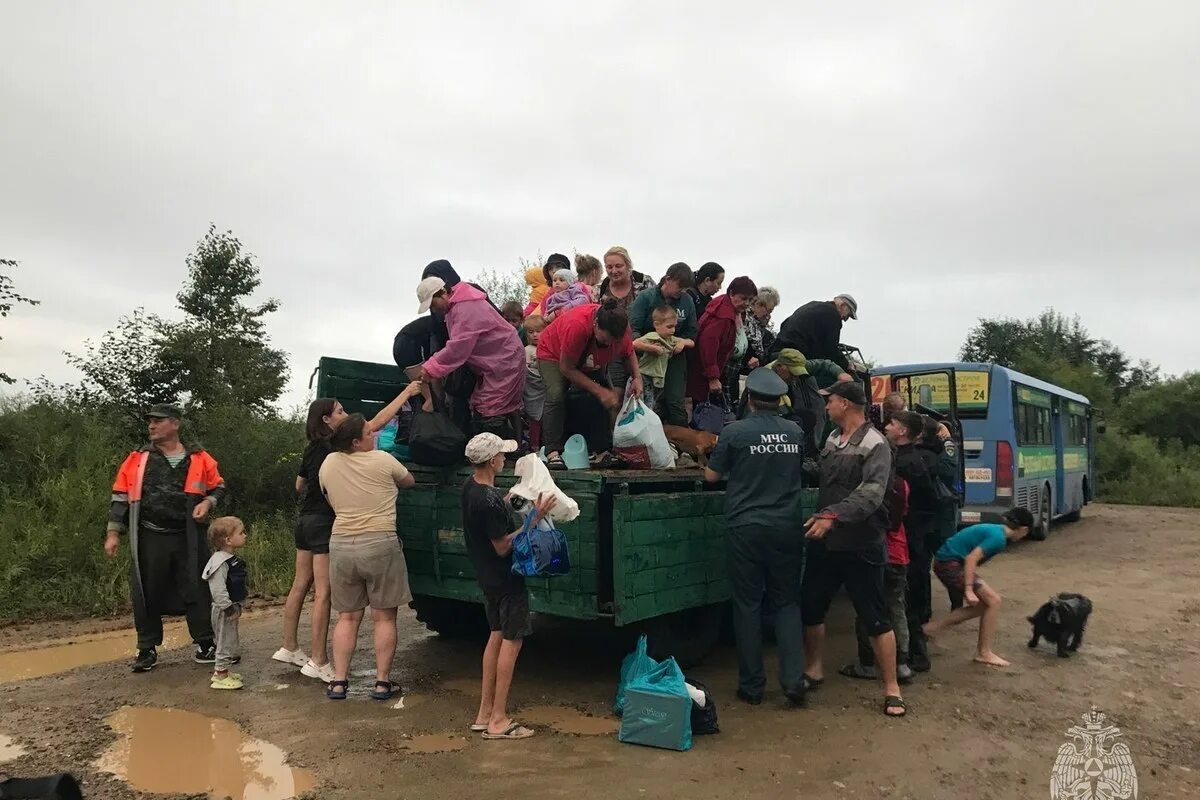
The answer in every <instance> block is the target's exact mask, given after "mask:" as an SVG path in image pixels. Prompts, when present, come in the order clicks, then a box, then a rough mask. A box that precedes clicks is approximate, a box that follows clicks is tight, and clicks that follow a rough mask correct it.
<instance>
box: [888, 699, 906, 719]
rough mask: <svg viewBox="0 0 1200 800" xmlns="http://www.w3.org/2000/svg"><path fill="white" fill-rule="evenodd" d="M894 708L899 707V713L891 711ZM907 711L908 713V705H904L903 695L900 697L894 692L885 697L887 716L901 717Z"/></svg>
mask: <svg viewBox="0 0 1200 800" xmlns="http://www.w3.org/2000/svg"><path fill="white" fill-rule="evenodd" d="M893 709H899V710H900V713H899V714H892V713H889V712H891V711H892V710H893ZM907 713H908V706H906V705H904V699H903V698H902V697H898V696H897V695H894V694H889V695H888V696H887V697H885V698H883V715H884V716H885V717H895V718H899V717H903V716H904V715H906V714H907Z"/></svg>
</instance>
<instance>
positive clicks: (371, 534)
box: [320, 414, 415, 700]
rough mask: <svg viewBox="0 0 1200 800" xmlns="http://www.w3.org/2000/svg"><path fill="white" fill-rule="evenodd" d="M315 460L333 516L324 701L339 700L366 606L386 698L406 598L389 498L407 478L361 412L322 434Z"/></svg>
mask: <svg viewBox="0 0 1200 800" xmlns="http://www.w3.org/2000/svg"><path fill="white" fill-rule="evenodd" d="M329 443H330V446H331V447H332V448H333V451H334V452H332V453H330V454H329V455H328V456H326V458H325V462H324V463H323V464H322V465H321V471H320V481H321V490H322V491H323V492H324V493H325V496H326V497H327V498H328V499H329V505H331V506H332V507H333V510H334V513H335V514H336V515H337V516H336V517H335V518H334V522H333V531H332V535H331V536H330V537H329V585H330V605H332V607H333V610H334V611H337V612H338V621H337V625H336V626H335V628H334V631H333V670H334V676H335V680H333V681H331V682H330V684H329V687H328V688H327V689H326V692H325V694H326V696H327V697H329V699H330V700H344V699H346V692H347V688H348V686H349V683H348V681H347V678H348V677H349V675H350V659H351V657H352V656H353V655H354V646H355V643H356V642H357V641H358V629H359V627H360V625H361V624H362V618H363V612H364V610H365V609H366V607H367V606H368V605H369V606H370V607H371V619H372V621H373V622H374V624H375V670H376V671H375V678H376V680H375V690H374V691H373V692H371V697H373V698H375V699H376V700H387V699H388V698H390V697H392V696H393V695H394V694H397V693H399V692H400V691H401V689H400V685H399V684H398V683H393V682H392V679H391V671H392V659H393V658H394V657H395V655H396V609H397V608H399V607H400V606H401V605H403V604H405V603H407V602H408V601H409V600H411V599H412V593H411V592H410V591H409V588H408V567H407V565H406V564H405V563H404V551H403V549H402V548H401V545H400V538H399V537H398V536H397V534H396V495H397V492H398V490H399V489H407V488H409V487H410V486H412V485H413V483H414V482H415V481H414V480H413V476H412V475H410V474H409V472H408V470H407V469H405V468H404V465H403V464H401V463H400V462H399V461H397V460H396V459H395V457H393V456H392V455H391V454H389V453H386V452H384V451H382V450H376V449H375V441H374V438H373V437H372V435H371V432H370V431H369V430H368V429H367V421H366V420H365V419H364V418H363V416H362V415H361V414H351V415H350V416H349V417H347V418H346V419H345V421H343V422H342V424H341V425H339V426H338V427H337V430H336V431H334V433H333V436H332V437H331V438H330V441H329Z"/></svg>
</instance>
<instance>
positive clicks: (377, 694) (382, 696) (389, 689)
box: [371, 681, 404, 700]
mask: <svg viewBox="0 0 1200 800" xmlns="http://www.w3.org/2000/svg"><path fill="white" fill-rule="evenodd" d="M380 686H382V687H384V688H383V691H380V690H379V687H380ZM403 691H404V690H403V688H402V687H401V686H400V684H398V683H396V682H395V681H375V691H373V692H371V699H372V700H391V699H392V697H393V696H394V695H397V694H400V693H402V692H403Z"/></svg>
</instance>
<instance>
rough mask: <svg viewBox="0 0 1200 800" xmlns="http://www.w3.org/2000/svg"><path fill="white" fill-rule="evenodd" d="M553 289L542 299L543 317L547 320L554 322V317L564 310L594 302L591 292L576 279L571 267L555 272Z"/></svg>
mask: <svg viewBox="0 0 1200 800" xmlns="http://www.w3.org/2000/svg"><path fill="white" fill-rule="evenodd" d="M551 290H552V291H551V292H550V294H548V295H546V299H544V300H542V318H543V319H545V320H546V322H553V321H554V318H555V317H556V316H558V315H559V314H561V313H563V312H564V311H570V310H571V309H572V308H575V307H576V306H582V305H584V304H586V303H590V302H592V295H591V293H590V292H589V291H588V290H587V289H585V288H584V287H583V284H581V283H579V282H578V281H576V280H575V273H574V272H572V271H571V270H569V269H560V270H558V271H557V272H555V273H554V282H553V283H552V284H551Z"/></svg>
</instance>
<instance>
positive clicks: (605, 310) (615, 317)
mask: <svg viewBox="0 0 1200 800" xmlns="http://www.w3.org/2000/svg"><path fill="white" fill-rule="evenodd" d="M596 327H597V328H599V329H600V330H602V331H604V332H605V333H607V334H608V335H610V336H612V337H613V338H614V339H620V338H621V337H623V336H624V335H625V331H627V330H629V315H628V314H626V313H625V309H623V308H621V306H620V304H619V303H618V302H617V301H616V300H613V299H612V298H609V299H608V300H605V301H604V302H603V303H601V305H600V308H599V309H597V311H596Z"/></svg>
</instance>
